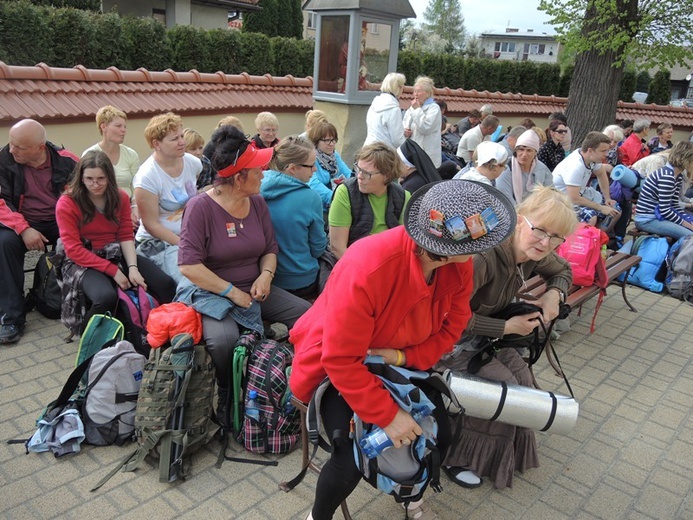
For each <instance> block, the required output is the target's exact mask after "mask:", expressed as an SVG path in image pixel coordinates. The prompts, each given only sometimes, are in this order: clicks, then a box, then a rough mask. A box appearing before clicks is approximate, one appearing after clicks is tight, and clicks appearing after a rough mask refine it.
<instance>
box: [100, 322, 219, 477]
mask: <svg viewBox="0 0 693 520" xmlns="http://www.w3.org/2000/svg"><path fill="white" fill-rule="evenodd" d="M214 375H215V368H214V362H213V361H212V358H211V357H210V355H209V353H208V352H207V350H206V349H205V346H204V345H193V339H192V336H191V335H190V334H178V335H177V336H175V337H174V338H173V339H172V340H171V346H170V347H168V348H166V349H163V350H162V349H161V348H159V349H152V351H151V354H150V356H149V361H148V362H147V363H146V364H145V366H144V377H143V378H142V384H141V386H140V393H139V397H138V399H137V408H136V411H135V437H136V438H137V441H138V443H139V447H138V448H137V449H136V450H135V452H134V453H132V454H130V455H129V456H128V457H126V459H125V460H124V461H123V462H122V463H121V464H120V465H119V466H118V467H117V468H115V469H114V470H113V471H112V472H111V473H110V474H109V475H107V476H106V477H105V478H104V479H103V480H102V481H101V482H99V484H97V486H96V487H95V488H94V489H98V488H99V487H101V486H102V485H103V484H104V483H105V482H106V481H107V480H108V479H110V478H111V477H112V476H113V475H115V474H116V473H117V472H118V470H119V469H121V468H122V470H123V471H134V470H135V469H137V468H138V467H139V466H140V464H141V463H142V461H143V460H144V458H145V457H146V456H147V455H151V456H154V457H158V459H159V481H160V482H173V481H175V480H178V479H180V480H185V478H186V477H187V476H188V475H189V473H190V464H189V455H190V454H192V453H193V452H194V451H197V450H198V449H199V448H200V447H202V446H203V445H204V444H206V443H207V441H208V440H209V439H210V438H211V437H212V436H213V435H214V433H215V431H216V430H215V427H214V423H213V422H212V420H211V416H212V410H213V403H212V401H213V398H214Z"/></svg>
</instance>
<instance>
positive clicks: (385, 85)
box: [380, 72, 407, 97]
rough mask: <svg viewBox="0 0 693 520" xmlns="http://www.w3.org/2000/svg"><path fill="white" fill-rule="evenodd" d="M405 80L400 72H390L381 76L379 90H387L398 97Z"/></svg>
mask: <svg viewBox="0 0 693 520" xmlns="http://www.w3.org/2000/svg"><path fill="white" fill-rule="evenodd" d="M406 82H407V78H406V77H405V76H404V74H402V73H401V72H390V73H389V74H388V75H387V76H385V77H384V78H383V82H382V84H381V85H380V92H387V93H389V94H394V95H395V96H397V97H399V95H400V94H401V93H402V89H403V88H404V84H405V83H406Z"/></svg>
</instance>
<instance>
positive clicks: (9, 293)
mask: <svg viewBox="0 0 693 520" xmlns="http://www.w3.org/2000/svg"><path fill="white" fill-rule="evenodd" d="M29 225H30V226H31V227H32V228H34V229H36V230H37V231H39V232H40V233H42V234H43V235H44V236H45V237H46V238H47V239H48V240H49V243H50V244H55V243H56V242H57V240H58V237H59V236H60V235H59V233H58V224H57V223H56V221H55V220H51V221H45V222H30V223H29ZM26 252H27V248H26V246H25V245H24V241H23V240H22V237H21V236H19V235H18V234H17V233H15V232H14V230H12V229H9V228H6V227H2V226H0V288H1V289H0V321H2V323H3V324H5V325H24V322H25V321H26V315H25V313H24V255H25V254H26Z"/></svg>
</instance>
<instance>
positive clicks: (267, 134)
mask: <svg viewBox="0 0 693 520" xmlns="http://www.w3.org/2000/svg"><path fill="white" fill-rule="evenodd" d="M255 129H256V130H257V134H256V135H255V137H253V139H252V141H253V142H254V143H255V146H257V147H258V148H274V147H275V146H276V144H277V143H278V142H279V139H277V132H278V131H279V119H277V116H275V115H274V114H273V113H272V112H260V113H259V114H258V115H257V117H256V118H255Z"/></svg>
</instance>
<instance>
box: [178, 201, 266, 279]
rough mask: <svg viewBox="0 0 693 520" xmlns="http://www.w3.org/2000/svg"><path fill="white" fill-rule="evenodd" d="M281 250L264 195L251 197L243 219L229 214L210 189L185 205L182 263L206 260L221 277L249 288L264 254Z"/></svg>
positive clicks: (181, 241)
mask: <svg viewBox="0 0 693 520" xmlns="http://www.w3.org/2000/svg"><path fill="white" fill-rule="evenodd" d="M241 226H243V227H241ZM277 251H279V248H278V247H277V241H276V240H275V238H274V228H273V227H272V220H271V219H270V214H269V210H268V209H267V204H266V203H265V199H263V198H262V197H261V196H260V195H253V196H251V197H250V213H248V216H247V217H245V218H243V219H237V218H235V217H234V216H232V215H231V214H229V213H228V212H227V211H226V210H225V209H224V208H222V207H221V206H220V205H219V204H217V203H216V202H214V200H212V198H211V197H210V196H209V195H208V194H207V193H201V194H200V195H197V196H195V197H193V198H192V199H190V200H189V201H188V203H187V205H186V206H185V213H183V222H182V227H181V233H180V247H179V249H178V265H195V264H204V265H205V267H207V268H208V269H209V270H210V271H212V272H213V273H214V274H216V275H217V276H219V277H220V278H223V279H224V280H228V281H229V282H231V283H232V284H233V285H236V286H238V288H239V289H242V290H244V291H249V290H250V287H251V286H252V285H253V282H254V281H255V280H256V279H257V277H258V276H260V258H262V257H263V256H264V255H266V254H269V253H274V254H276V253H277Z"/></svg>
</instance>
